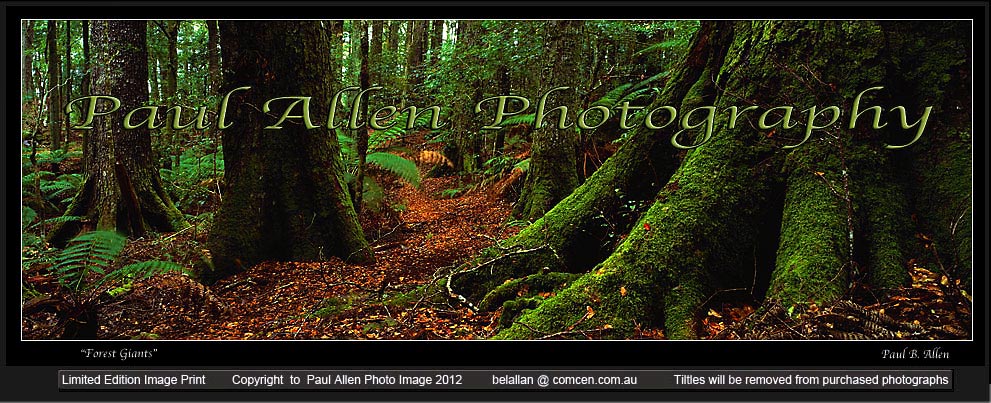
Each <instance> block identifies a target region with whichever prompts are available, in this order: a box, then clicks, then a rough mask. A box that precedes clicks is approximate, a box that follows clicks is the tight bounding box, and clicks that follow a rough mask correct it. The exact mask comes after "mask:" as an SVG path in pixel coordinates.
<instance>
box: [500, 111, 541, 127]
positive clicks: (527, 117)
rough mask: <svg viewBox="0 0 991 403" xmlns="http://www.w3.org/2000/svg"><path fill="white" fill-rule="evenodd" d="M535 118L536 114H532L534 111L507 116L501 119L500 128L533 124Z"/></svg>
mask: <svg viewBox="0 0 991 403" xmlns="http://www.w3.org/2000/svg"><path fill="white" fill-rule="evenodd" d="M536 120H537V115H536V114H534V113H527V114H524V115H515V116H510V117H508V118H506V119H503V120H502V122H501V123H500V124H501V125H502V126H501V127H502V128H507V127H510V126H515V125H521V124H528V125H531V126H533V124H534V122H535V121H536Z"/></svg>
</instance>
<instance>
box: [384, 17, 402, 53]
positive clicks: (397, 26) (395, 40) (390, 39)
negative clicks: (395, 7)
mask: <svg viewBox="0 0 991 403" xmlns="http://www.w3.org/2000/svg"><path fill="white" fill-rule="evenodd" d="M402 26H403V21H389V32H388V34H386V38H385V44H386V48H387V49H388V50H389V54H392V55H395V54H396V53H397V52H399V31H400V30H401V29H402Z"/></svg>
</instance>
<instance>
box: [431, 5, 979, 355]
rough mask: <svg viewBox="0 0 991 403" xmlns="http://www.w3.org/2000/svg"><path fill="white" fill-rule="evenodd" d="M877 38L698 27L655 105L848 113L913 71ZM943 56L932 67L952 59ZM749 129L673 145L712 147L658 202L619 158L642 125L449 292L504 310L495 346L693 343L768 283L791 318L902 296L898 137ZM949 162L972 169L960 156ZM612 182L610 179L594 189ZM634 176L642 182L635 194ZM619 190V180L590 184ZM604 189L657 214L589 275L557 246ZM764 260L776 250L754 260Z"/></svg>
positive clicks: (828, 28)
mask: <svg viewBox="0 0 991 403" xmlns="http://www.w3.org/2000/svg"><path fill="white" fill-rule="evenodd" d="M883 28H884V27H883V26H882V25H879V24H877V23H873V22H831V21H824V22H793V21H783V22H770V21H755V22H737V23H726V22H703V24H702V26H701V28H700V29H699V31H698V33H697V34H696V37H695V39H694V40H693V42H692V45H691V46H690V47H691V49H692V50H691V51H690V53H689V56H688V58H687V59H686V60H685V61H683V62H682V63H681V65H680V66H679V67H678V68H677V69H676V70H675V71H673V72H672V74H671V81H669V84H668V85H667V87H666V88H665V89H664V91H663V92H662V93H661V95H660V97H659V98H658V100H657V101H655V103H654V105H679V104H680V105H681V108H680V109H679V111H681V113H685V112H686V111H688V110H690V109H691V108H693V107H695V106H700V105H716V106H717V109H719V110H721V109H722V108H725V107H726V106H728V105H738V106H740V107H744V106H748V105H758V106H761V107H763V108H765V109H767V108H770V107H771V106H775V105H780V104H787V105H796V106H798V105H823V106H825V105H839V106H840V109H841V110H844V111H849V110H850V106H851V105H850V104H851V101H852V99H853V98H854V97H855V96H856V94H857V93H858V92H859V91H861V90H863V89H865V88H868V87H870V86H874V85H877V83H886V82H890V83H893V84H897V83H895V81H896V80H894V79H893V78H892V77H893V76H897V77H913V76H915V75H917V74H920V73H919V71H918V70H911V67H907V66H909V64H910V63H907V62H905V61H902V62H899V61H890V60H891V58H894V57H902V56H899V55H898V54H897V52H894V53H890V54H889V53H885V44H886V43H891V41H888V40H886V38H885V34H886V33H888V34H889V35H890V36H892V37H896V36H898V35H899V34H898V33H897V32H895V33H890V32H886V30H885V29H883ZM943 37H944V38H946V37H950V36H943ZM948 48H949V47H947V46H944V47H942V48H940V49H941V50H942V52H943V54H942V55H935V56H932V59H931V60H938V59H941V60H946V59H948V58H947V57H946V55H947V54H951V53H952V51H953V50H952V49H948ZM926 49H930V50H931V49H932V47H926ZM888 63H890V64H888ZM955 68H956V67H952V66H951V67H948V66H945V65H943V66H939V67H937V68H933V67H932V66H930V68H929V69H928V70H926V69H922V70H921V71H922V74H927V72H928V73H929V74H931V73H932V72H933V71H944V70H946V69H950V70H951V71H952V70H953V69H955ZM899 69H905V70H901V71H900V70H899ZM693 75H694V78H693ZM937 76H938V74H937ZM686 79H687V81H686ZM686 83H690V84H688V85H690V88H688V89H687V90H686V89H685V85H686ZM895 91H896V93H897V91H899V90H895ZM679 95H680V96H679ZM672 96H675V98H674V99H672ZM920 99H921V98H920ZM662 100H663V103H660V104H658V101H662ZM879 101H883V100H879ZM925 102H928V101H925ZM878 103H880V102H878ZM872 104H876V103H872ZM882 104H884V103H882ZM779 117H780V116H773V117H772V119H771V120H770V121H772V122H773V121H774V120H775V119H777V118H779ZM848 118H849V117H847V119H848ZM741 119H743V120H744V121H743V122H738V123H737V124H736V125H735V127H734V128H730V126H729V124H728V119H727V118H726V114H716V120H715V122H714V125H713V128H714V130H713V133H712V137H711V138H710V139H708V140H705V139H704V138H702V139H701V140H700V138H701V136H702V134H697V133H696V134H694V135H692V134H690V135H688V136H686V135H685V134H681V135H678V136H677V137H676V138H675V139H674V140H677V141H678V143H680V144H693V143H692V141H696V142H698V141H704V144H702V145H701V146H698V147H696V148H693V149H691V150H690V151H688V152H687V153H686V154H685V157H684V160H683V161H682V163H681V164H680V166H679V167H678V169H677V171H676V172H675V174H674V175H672V176H671V178H670V180H667V181H666V183H667V184H666V185H665V186H664V187H663V188H662V189H661V190H660V191H659V192H657V193H656V194H652V189H653V188H654V185H646V184H644V182H646V180H645V179H646V178H645V177H644V173H645V172H646V171H647V170H644V171H639V172H638V171H625V172H624V171H622V170H621V171H619V172H618V173H617V172H616V168H617V167H622V166H623V164H620V163H619V162H620V161H622V160H623V159H624V158H634V159H638V160H641V161H643V160H649V158H644V157H645V156H649V155H657V154H653V153H657V150H656V148H655V147H654V146H656V145H657V144H651V142H650V141H644V140H643V139H642V137H641V136H642V135H644V134H647V133H645V131H644V130H640V131H638V132H637V135H636V136H634V137H633V138H632V139H631V140H629V142H628V143H627V144H625V145H624V146H623V148H621V149H620V150H619V152H617V154H616V155H614V156H613V157H612V158H610V159H609V160H608V161H607V162H606V164H605V165H604V166H603V168H601V169H600V170H599V171H598V172H596V174H595V175H593V176H592V177H591V178H590V179H589V181H588V182H586V184H585V185H583V186H582V187H580V188H579V189H578V190H576V191H575V192H574V193H573V194H572V195H571V196H569V197H568V198H567V199H565V201H564V202H562V203H560V204H558V205H557V206H556V207H555V209H554V210H552V211H551V212H550V213H548V214H547V215H546V216H545V217H544V218H543V219H542V220H538V222H536V223H534V224H533V225H531V226H530V227H528V228H527V229H526V230H524V231H523V232H522V233H521V234H520V235H518V236H517V237H516V238H514V239H512V240H510V242H507V243H506V244H505V245H503V246H502V247H501V248H499V249H500V250H489V251H487V252H486V254H484V255H483V257H482V259H488V260H486V261H485V263H483V264H479V265H475V266H471V267H469V268H468V269H467V270H465V271H463V272H461V273H455V274H454V275H452V278H451V280H450V281H449V284H448V286H449V287H450V289H451V290H453V291H454V292H456V293H461V295H460V296H461V297H462V298H461V299H462V300H463V301H465V302H469V303H472V304H473V305H474V304H477V306H476V308H478V309H495V308H498V307H503V308H504V310H503V314H502V315H503V318H502V323H503V324H504V325H505V326H506V328H505V329H504V330H503V331H502V332H500V333H499V335H498V337H499V338H538V337H548V336H550V335H555V336H561V337H590V336H594V337H606V338H625V337H630V336H631V335H633V334H634V332H635V331H636V330H637V329H640V328H644V327H649V326H659V327H663V328H664V331H665V333H666V335H667V336H668V337H669V338H694V337H696V334H695V323H696V321H697V319H698V318H699V316H700V315H699V313H700V312H704V310H703V308H704V307H703V303H704V302H705V301H707V300H709V298H711V297H713V296H715V295H717V294H718V293H720V292H725V291H729V290H749V291H750V293H751V294H752V295H754V296H755V297H758V298H760V297H761V295H760V294H762V291H761V289H762V288H763V286H762V285H761V284H759V282H763V283H765V284H766V285H767V287H766V288H767V292H766V296H765V297H766V299H767V302H768V303H773V304H780V305H784V306H785V307H787V308H789V309H788V311H789V312H792V311H793V310H794V311H797V312H801V311H802V310H803V309H804V308H805V307H806V305H807V304H810V303H816V304H828V303H831V302H833V301H835V300H837V299H839V298H843V297H849V296H850V294H849V293H848V290H849V289H850V288H851V286H853V285H855V284H858V283H863V284H865V285H867V286H869V287H870V289H872V290H875V291H879V292H880V293H881V294H883V292H884V291H886V290H887V289H890V288H895V287H899V286H904V285H905V284H906V281H907V279H908V276H907V275H906V270H905V262H906V260H907V259H906V258H907V256H906V253H905V250H906V248H905V243H906V242H905V240H906V239H910V238H911V237H912V236H913V235H914V234H913V233H912V231H910V230H907V228H908V227H909V225H908V224H907V221H906V217H908V216H909V215H910V214H909V212H908V206H907V203H905V202H904V200H905V199H907V197H906V193H905V191H904V186H903V183H905V182H906V181H905V178H906V173H905V170H899V169H896V168H895V166H894V165H893V163H894V162H893V159H895V157H897V153H898V152H897V151H892V150H888V149H885V148H884V145H885V142H886V141H890V139H889V138H888V137H892V133H897V129H893V130H894V131H882V130H872V129H869V128H866V129H865V128H864V126H865V125H864V124H861V125H859V126H858V127H859V128H858V129H856V130H852V129H846V128H845V126H838V127H841V128H834V129H827V130H823V131H817V132H815V133H814V134H813V135H812V138H811V139H810V140H809V141H807V142H806V143H804V144H802V145H800V146H798V147H795V148H790V147H785V146H793V145H795V144H797V143H799V142H800V141H801V138H795V137H794V135H795V133H796V132H798V133H801V131H802V130H791V131H786V132H784V133H779V132H778V130H776V129H773V128H768V129H761V128H759V127H760V126H759V125H758V124H757V118H756V116H750V117H744V118H741ZM793 119H794V118H793ZM868 119H870V117H864V118H862V119H861V120H862V121H867V120H868ZM862 123H863V122H862ZM834 127H836V126H834ZM778 129H780V127H778ZM649 134H651V135H650V136H647V137H652V138H656V137H660V135H662V134H665V131H663V130H662V131H659V132H655V133H649ZM686 137H688V138H686ZM691 137H694V140H692V138H691ZM799 137H801V136H799ZM894 137H897V135H895V136H894ZM902 137H904V136H902ZM664 138H665V139H669V138H670V136H669V135H665V136H664ZM654 141H655V142H656V140H654ZM896 143H897V142H896ZM669 147H670V146H669ZM636 149H638V151H639V152H637V153H632V154H631V153H630V152H631V151H630V150H636ZM660 155H663V153H660ZM953 160H954V161H957V162H955V163H960V164H965V163H966V161H967V158H964V157H959V156H958V158H953ZM960 161H963V162H960ZM627 166H629V165H627ZM607 175H609V176H613V178H612V180H611V181H606V182H600V181H601V179H599V178H604V177H606V176H607ZM632 178H638V179H639V182H640V186H631V185H630V181H631V180H633V179H632ZM613 183H616V184H619V186H618V187H613V186H610V187H609V188H608V189H604V190H603V189H601V188H600V189H598V190H596V187H595V186H592V184H597V185H599V186H600V187H602V186H609V185H611V184H613ZM609 190H611V191H613V192H615V193H624V194H625V192H626V191H632V192H631V193H637V192H636V191H637V190H640V196H644V195H648V197H647V198H646V199H649V200H650V202H651V204H652V205H651V207H650V209H649V210H648V211H647V212H646V213H644V214H643V215H642V216H641V217H640V218H639V220H638V221H637V224H636V225H634V226H633V229H632V230H631V231H630V232H629V233H628V234H625V239H624V240H623V241H622V243H621V244H620V245H619V246H618V247H617V248H616V249H615V250H614V251H613V253H612V254H611V255H610V256H609V257H608V258H606V259H605V260H604V261H602V263H600V264H599V265H597V266H596V267H594V268H593V269H591V270H590V271H588V272H584V271H585V270H587V269H585V268H587V267H588V266H587V265H588V262H589V261H593V262H594V261H598V260H584V261H581V260H578V259H575V257H576V256H582V255H580V254H578V253H576V252H575V250H576V249H575V248H574V246H572V245H574V242H570V243H569V242H564V241H562V240H561V239H559V238H557V237H559V236H561V235H562V234H564V236H565V237H568V236H574V235H577V234H580V233H583V232H585V231H586V228H588V227H582V224H583V213H586V211H587V210H589V207H587V205H588V204H587V203H589V202H597V203H599V206H600V207H605V208H604V209H602V208H600V211H603V213H602V214H603V215H606V214H608V213H605V212H606V211H610V210H609V208H612V211H615V208H616V207H617V206H616V204H613V205H611V206H610V205H608V204H606V203H603V202H608V201H609V198H607V197H605V196H603V195H604V194H605V193H608V192H607V191H609ZM633 200H644V198H635V199H633ZM963 200H965V201H966V197H964V198H963ZM583 201H585V203H582V202H583ZM569 218H570V219H571V220H570V221H569V220H567V219H569ZM586 220H587V219H586ZM558 221H560V222H567V223H569V224H570V226H566V225H561V224H558V223H557V222H558ZM775 224H780V225H775ZM550 225H556V226H555V227H553V228H554V229H556V230H558V231H554V229H552V230H548V229H547V228H548V227H549V226H550ZM576 228H579V229H577V230H576ZM779 228H780V231H779V230H778V229H779ZM541 233H542V234H543V238H541V237H540V235H539V234H541ZM589 241H591V240H586V242H589ZM589 243H591V242H589ZM556 247H560V248H556ZM774 249H777V251H776V252H774ZM767 250H770V251H772V252H771V253H770V256H765V254H764V253H761V252H760V251H767ZM531 251H539V253H529V252H531ZM541 254H542V255H544V257H543V258H540V257H539V256H540V255H541ZM548 255H549V256H548ZM534 256H538V257H534ZM584 256H585V257H589V258H591V257H594V256H595V253H592V254H586V255H584ZM742 262H753V264H752V265H751V264H746V263H742ZM568 263H571V264H572V266H571V267H569V266H568V265H567V264H568ZM510 265H511V268H507V266H510ZM542 266H543V267H542ZM576 266H577V269H576ZM772 267H773V272H772V270H771V268H772ZM563 271H570V272H573V273H582V272H584V274H580V275H579V276H577V277H576V275H574V274H566V273H559V272H563ZM507 280H510V281H507ZM548 292H552V293H553V294H551V296H550V297H547V293H548ZM479 299H481V301H479Z"/></svg>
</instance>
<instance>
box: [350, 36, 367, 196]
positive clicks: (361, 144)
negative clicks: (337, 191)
mask: <svg viewBox="0 0 991 403" xmlns="http://www.w3.org/2000/svg"><path fill="white" fill-rule="evenodd" d="M355 25H356V27H357V31H358V35H357V37H358V48H359V50H358V57H359V58H360V59H361V61H360V63H361V67H360V68H361V70H360V71H359V72H358V86H359V87H361V89H362V90H365V89H368V88H369V87H371V85H370V84H371V77H370V72H369V65H368V64H369V63H368V23H367V22H365V21H355ZM354 102H361V105H360V108H359V110H358V113H359V116H360V118H361V119H362V120H363V121H365V122H367V121H368V100H361V99H355V101H354ZM355 148H356V150H355V151H357V154H358V172H357V174H355V180H354V189H355V190H354V210H355V212H356V213H357V214H358V215H360V214H361V208H362V200H363V198H364V197H363V196H364V194H363V193H364V189H365V163H366V162H367V161H366V160H367V157H368V127H367V126H365V127H359V128H357V129H356V132H355Z"/></svg>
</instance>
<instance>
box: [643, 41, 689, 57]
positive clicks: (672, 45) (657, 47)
mask: <svg viewBox="0 0 991 403" xmlns="http://www.w3.org/2000/svg"><path fill="white" fill-rule="evenodd" d="M686 46H688V41H687V40H686V39H685V38H671V39H668V40H666V41H664V42H659V43H655V44H653V45H650V46H648V47H646V48H645V49H643V50H641V51H639V52H637V53H634V54H633V57H639V56H642V55H645V54H648V53H655V52H658V51H661V50H667V49H681V48H684V47H686Z"/></svg>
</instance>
